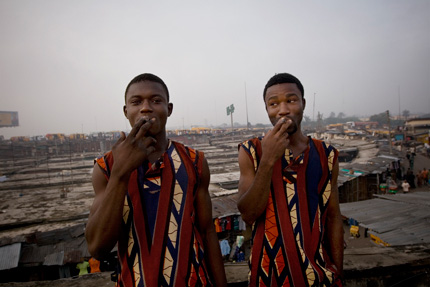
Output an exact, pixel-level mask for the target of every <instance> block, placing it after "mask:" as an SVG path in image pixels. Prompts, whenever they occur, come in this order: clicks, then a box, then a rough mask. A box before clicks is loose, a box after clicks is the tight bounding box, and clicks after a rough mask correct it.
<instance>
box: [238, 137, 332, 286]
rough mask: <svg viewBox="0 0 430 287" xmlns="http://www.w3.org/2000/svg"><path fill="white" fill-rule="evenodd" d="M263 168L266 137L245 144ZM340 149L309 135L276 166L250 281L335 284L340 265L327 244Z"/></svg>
mask: <svg viewBox="0 0 430 287" xmlns="http://www.w3.org/2000/svg"><path fill="white" fill-rule="evenodd" d="M240 147H241V148H243V149H244V150H245V151H246V152H247V153H248V155H249V157H250V159H251V160H252V162H253V164H254V168H255V170H257V168H258V166H259V162H260V157H261V154H262V148H261V139H258V138H254V139H251V140H249V141H246V142H244V143H242V144H241V145H240ZM337 155H338V152H337V150H336V149H335V148H333V147H332V146H326V144H325V143H324V142H322V141H319V140H315V139H311V138H309V145H308V148H307V149H306V151H305V152H304V153H303V154H301V155H299V156H298V157H297V158H293V155H292V151H290V150H288V149H287V150H285V155H284V156H283V157H282V158H280V159H279V160H278V161H277V162H276V164H275V166H274V168H273V174H272V182H271V193H270V195H269V199H268V203H267V207H266V211H265V213H264V214H263V215H262V216H260V218H259V219H257V221H256V222H255V223H254V225H253V234H252V236H253V247H252V252H251V256H250V262H249V263H250V277H249V284H250V286H330V285H332V283H333V282H334V278H335V270H336V269H335V267H334V264H333V263H332V262H331V259H330V258H329V256H328V252H327V249H326V247H327V245H326V244H324V235H325V234H324V232H325V221H326V216H327V213H326V210H327V203H328V200H329V198H330V194H331V171H332V167H333V165H334V163H335V162H336V161H337Z"/></svg>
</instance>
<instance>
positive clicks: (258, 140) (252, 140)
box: [241, 137, 263, 145]
mask: <svg viewBox="0 0 430 287" xmlns="http://www.w3.org/2000/svg"><path fill="white" fill-rule="evenodd" d="M262 139H263V137H255V138H251V139H247V140H245V141H243V142H242V143H241V144H242V145H243V144H249V143H254V144H255V143H259V142H261V140H262Z"/></svg>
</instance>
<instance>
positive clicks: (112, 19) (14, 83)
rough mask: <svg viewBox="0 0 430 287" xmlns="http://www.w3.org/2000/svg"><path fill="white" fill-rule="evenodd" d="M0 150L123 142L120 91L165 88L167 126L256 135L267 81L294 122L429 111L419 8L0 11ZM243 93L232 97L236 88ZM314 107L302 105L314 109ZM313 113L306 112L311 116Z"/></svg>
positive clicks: (111, 5)
mask: <svg viewBox="0 0 430 287" xmlns="http://www.w3.org/2000/svg"><path fill="white" fill-rule="evenodd" d="M0 35H1V41H0V93H1V96H0V111H18V113H19V122H20V126H19V127H16V128H0V134H1V135H3V136H4V137H5V138H9V137H11V136H16V135H22V136H32V135H44V134H46V133H65V134H71V133H80V132H82V131H83V132H84V133H90V132H94V131H115V130H124V131H127V130H129V125H128V123H127V122H126V120H125V117H124V115H123V112H122V106H123V104H124V90H125V87H126V85H127V84H128V82H129V81H130V80H131V79H132V78H133V77H134V76H136V75H138V74H141V73H144V72H151V73H154V74H156V75H158V76H160V77H161V78H162V79H163V80H164V81H165V82H166V84H167V86H168V87H169V90H170V93H171V101H172V102H173V104H174V109H173V114H172V116H171V117H170V118H169V120H168V124H167V127H168V128H170V129H173V128H178V127H179V128H182V126H185V127H189V126H191V125H194V126H195V125H220V124H222V123H227V124H230V117H229V116H227V114H226V107H227V106H229V105H230V104H234V106H235V108H236V109H235V113H234V121H235V122H239V123H246V101H245V96H246V98H247V103H248V118H249V122H251V123H252V124H256V123H265V124H267V123H269V120H268V119H267V115H266V112H265V108H264V103H263V100H262V92H263V88H264V85H265V83H266V82H267V80H268V79H269V78H270V77H271V76H273V75H274V74H275V73H280V72H289V73H292V74H294V75H296V76H297V77H298V78H299V79H300V80H301V81H302V83H303V85H304V88H305V98H306V100H307V106H306V109H305V115H307V116H309V117H310V118H311V119H312V118H314V117H315V118H316V116H317V113H318V111H319V112H321V113H323V115H324V117H327V116H329V114H330V113H331V112H334V113H335V114H336V115H337V114H338V113H339V112H343V113H345V114H346V115H357V116H366V115H367V116H369V115H373V114H377V113H381V112H384V111H385V110H387V109H389V110H390V112H391V113H392V114H393V115H398V114H399V110H401V111H403V110H409V111H410V113H411V114H413V113H428V112H430V1H428V0H422V1H419V0H404V1H398V0H385V1H374V0H372V1H370V0H369V1H341V0H339V1H312V2H310V1H272V0H269V1H187V0H184V1H142V0H140V1H106V0H103V1H59V0H53V1H48V0H43V1H41V0H29V1H25V0H20V1H16V0H1V1H0ZM245 87H246V89H245ZM314 99H315V101H314ZM314 106H315V108H314Z"/></svg>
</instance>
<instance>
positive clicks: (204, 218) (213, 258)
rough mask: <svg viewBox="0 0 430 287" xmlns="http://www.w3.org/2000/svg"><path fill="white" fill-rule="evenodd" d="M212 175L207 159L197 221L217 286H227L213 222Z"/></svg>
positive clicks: (199, 193)
mask: <svg viewBox="0 0 430 287" xmlns="http://www.w3.org/2000/svg"><path fill="white" fill-rule="evenodd" d="M209 181H210V173H209V167H208V164H207V161H206V159H204V160H203V167H202V178H201V181H200V185H199V187H198V189H197V198H196V211H197V214H196V219H197V226H198V229H199V231H200V234H201V236H202V239H203V244H204V248H205V261H206V263H207V266H208V267H209V272H210V274H211V277H212V278H213V279H214V281H215V282H214V284H215V286H227V279H226V276H225V270H224V263H223V261H222V256H221V249H220V246H219V242H218V236H217V234H216V231H215V226H214V224H213V221H212V202H211V198H210V196H209V191H208V187H209Z"/></svg>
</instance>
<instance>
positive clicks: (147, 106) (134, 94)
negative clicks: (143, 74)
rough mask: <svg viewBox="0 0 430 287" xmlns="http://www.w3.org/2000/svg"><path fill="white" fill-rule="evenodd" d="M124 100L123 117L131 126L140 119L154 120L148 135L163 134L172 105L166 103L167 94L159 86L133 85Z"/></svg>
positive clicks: (149, 82)
mask: <svg viewBox="0 0 430 287" xmlns="http://www.w3.org/2000/svg"><path fill="white" fill-rule="evenodd" d="M125 100H126V103H125V106H124V115H125V116H126V118H127V119H128V120H129V122H130V125H131V126H134V124H135V123H136V122H137V121H138V120H139V119H141V118H145V119H147V120H150V119H152V118H155V121H154V123H153V124H152V126H151V128H150V129H149V131H148V135H151V136H155V135H157V134H159V133H161V132H165V130H166V122H167V118H168V117H169V116H170V114H171V113H172V110H173V104H171V103H168V101H167V92H166V90H165V89H164V87H163V86H162V85H161V84H159V83H156V82H151V81H143V82H138V83H134V84H132V85H131V86H130V87H129V89H128V91H127V94H126V95H125Z"/></svg>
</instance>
